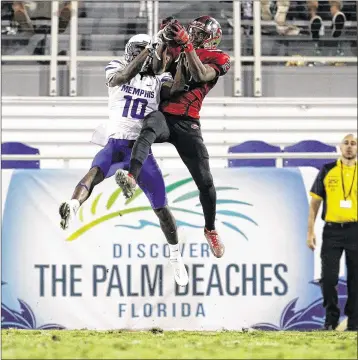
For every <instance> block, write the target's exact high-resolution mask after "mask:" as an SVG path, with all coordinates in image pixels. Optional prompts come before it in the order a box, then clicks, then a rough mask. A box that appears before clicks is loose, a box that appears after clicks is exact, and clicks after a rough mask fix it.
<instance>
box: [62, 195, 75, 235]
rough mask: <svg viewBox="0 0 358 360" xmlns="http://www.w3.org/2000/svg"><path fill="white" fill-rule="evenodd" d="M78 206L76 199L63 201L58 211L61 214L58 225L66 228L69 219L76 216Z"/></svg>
mask: <svg viewBox="0 0 358 360" xmlns="http://www.w3.org/2000/svg"><path fill="white" fill-rule="evenodd" d="M78 207H79V202H78V200H70V201H65V202H64V203H62V204H61V206H60V209H59V213H60V216H61V221H60V225H61V228H62V229H63V230H66V229H67V228H68V225H69V223H70V221H71V220H72V219H73V218H74V217H75V216H76V211H77V209H78Z"/></svg>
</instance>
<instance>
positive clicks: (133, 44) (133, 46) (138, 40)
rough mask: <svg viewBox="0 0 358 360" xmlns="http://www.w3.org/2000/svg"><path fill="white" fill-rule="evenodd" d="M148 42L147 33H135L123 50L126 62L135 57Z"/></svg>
mask: <svg viewBox="0 0 358 360" xmlns="http://www.w3.org/2000/svg"><path fill="white" fill-rule="evenodd" d="M149 43H150V37H149V35H145V34H143V35H135V36H134V37H132V38H131V39H130V40H129V41H128V43H127V44H126V47H125V50H124V58H125V60H126V61H127V62H131V61H132V60H133V59H134V58H136V57H137V56H138V55H139V54H140V53H141V52H142V51H143V50H144V49H145V47H146V46H147V45H148V44H149Z"/></svg>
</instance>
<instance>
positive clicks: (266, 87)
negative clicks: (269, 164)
mask: <svg viewBox="0 0 358 360" xmlns="http://www.w3.org/2000/svg"><path fill="white" fill-rule="evenodd" d="M58 68H59V71H58V94H59V95H61V96H68V95H69V82H68V81H69V78H70V77H69V68H68V66H61V65H59V67H58ZM49 71H50V68H49V66H47V65H23V64H21V69H19V65H18V64H4V65H2V79H3V80H2V84H3V85H2V93H3V96H47V95H48V94H49ZM77 71H78V72H77V76H78V90H77V94H78V95H79V96H106V94H107V89H106V87H105V85H104V66H103V65H97V64H88V63H79V65H78V70H77ZM233 76H234V73H233V72H232V71H229V73H228V74H227V75H226V76H224V77H223V78H221V79H220V80H219V82H218V84H217V85H216V86H215V87H214V89H213V90H212V91H211V92H209V94H208V96H209V97H221V96H232V94H233ZM24 80H25V81H24ZM253 83H254V82H253V69H252V67H251V66H244V67H243V76H242V86H243V93H244V95H245V96H248V97H251V96H255V94H254V90H253ZM262 93H263V96H265V97H308V98H309V97H352V98H356V97H357V67H356V66H314V67H283V66H263V67H262Z"/></svg>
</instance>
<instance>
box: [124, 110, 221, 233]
mask: <svg viewBox="0 0 358 360" xmlns="http://www.w3.org/2000/svg"><path fill="white" fill-rule="evenodd" d="M163 142H169V143H171V144H173V145H174V146H175V148H176V149H177V151H178V154H179V156H180V157H181V159H182V160H183V162H184V164H185V165H186V167H187V168H188V170H189V172H190V174H191V176H192V177H193V179H194V181H195V184H196V186H197V187H198V189H199V198H200V202H201V205H202V207H203V212H204V217H205V227H206V228H207V229H208V230H214V229H215V216H216V190H215V187H214V183H213V177H212V175H211V172H210V167H209V154H208V151H207V149H206V146H205V145H204V142H203V138H202V135H201V129H200V122H199V121H198V120H195V119H192V118H188V117H184V116H177V115H171V114H163V113H162V112H160V111H154V112H152V113H151V114H149V115H148V116H147V117H146V118H145V119H144V123H143V127H142V130H141V133H140V135H139V137H138V138H137V140H136V142H135V144H134V146H133V149H132V157H131V162H130V167H129V173H130V174H132V175H133V177H134V178H135V179H137V177H138V176H139V173H140V170H141V167H142V164H143V163H144V161H145V159H146V158H147V156H148V154H149V150H150V147H151V146H152V144H153V143H163Z"/></svg>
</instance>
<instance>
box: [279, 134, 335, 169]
mask: <svg viewBox="0 0 358 360" xmlns="http://www.w3.org/2000/svg"><path fill="white" fill-rule="evenodd" d="M283 152H288V153H293V152H313V153H314V152H317V153H320V152H330V153H335V152H337V150H336V147H335V146H331V145H327V144H324V143H322V142H320V141H317V140H304V141H300V142H299V143H297V144H294V145H291V146H286V147H285V148H284V149H283ZM332 161H333V159H313V158H312V159H283V166H284V167H292V166H312V167H315V168H317V169H318V170H320V169H321V167H322V166H323V165H324V164H327V163H329V162H332Z"/></svg>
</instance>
